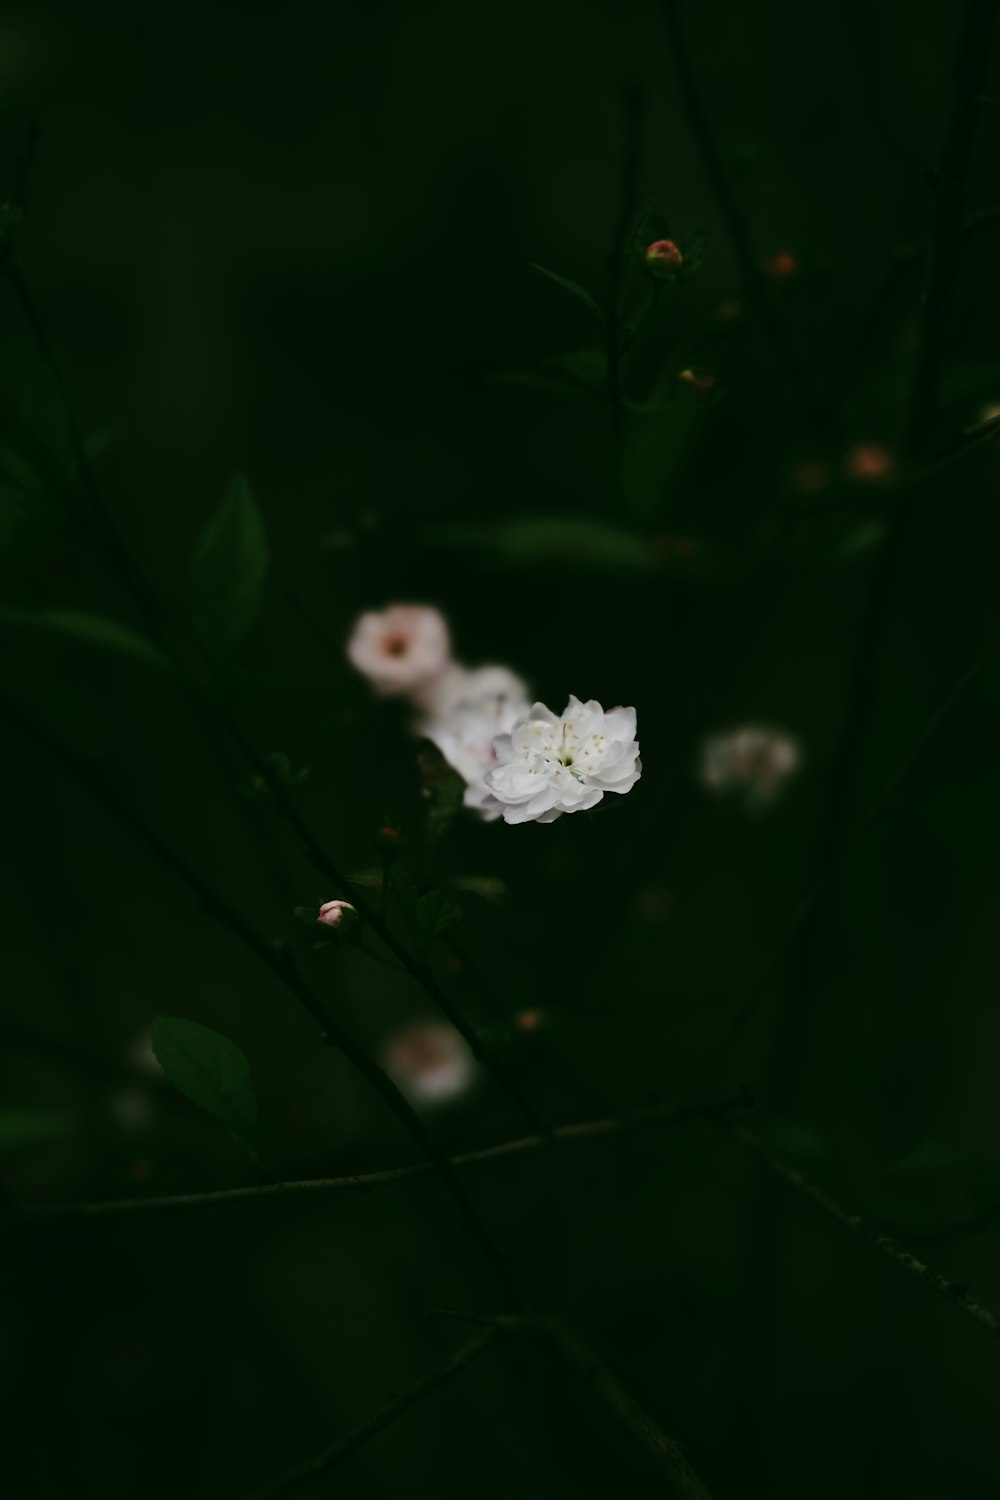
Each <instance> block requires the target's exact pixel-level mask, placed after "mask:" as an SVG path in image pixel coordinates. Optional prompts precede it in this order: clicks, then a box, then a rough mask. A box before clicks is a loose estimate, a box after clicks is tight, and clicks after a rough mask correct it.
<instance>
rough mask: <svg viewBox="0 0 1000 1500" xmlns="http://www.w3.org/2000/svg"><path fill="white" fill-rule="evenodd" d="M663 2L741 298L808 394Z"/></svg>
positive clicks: (675, 9)
mask: <svg viewBox="0 0 1000 1500" xmlns="http://www.w3.org/2000/svg"><path fill="white" fill-rule="evenodd" d="M662 4H663V15H664V19H665V21H666V27H667V35H668V38H669V41H670V54H671V57H672V58H673V64H674V73H675V76H676V79H677V88H678V92H679V94H680V98H681V106H682V109H683V111H684V115H685V117H686V119H687V122H688V124H689V125H690V127H691V133H692V135H693V136H694V138H695V143H696V145H697V147H698V150H699V152H700V154H701V159H702V162H703V164H704V167H705V173H706V176H707V177H708V181H709V185H710V187H711V189H712V192H713V193H714V195H715V200H716V204H717V205H718V209H719V212H720V214H721V215H722V219H723V222H724V223H725V226H726V231H727V233H728V235H729V238H730V241H731V242H732V247H733V253H734V254H735V256H736V262H737V265H738V266H739V270H740V276H741V278H742V280H743V284H744V287H745V290H746V295H747V297H748V299H749V301H750V303H751V305H752V306H753V309H754V311H755V312H756V314H757V317H758V320H759V322H760V325H761V328H762V329H763V331H764V335H765V337H766V339H767V342H768V344H769V345H770V348H771V353H772V355H773V357H774V360H775V363H776V364H777V365H778V367H779V368H780V369H781V371H782V373H783V374H784V376H785V378H786V379H787V381H788V383H789V385H790V386H791V387H792V389H793V390H794V391H795V392H796V393H797V394H799V395H802V394H806V395H808V383H807V371H806V369H805V367H804V366H803V364H802V362H801V360H800V359H799V357H798V355H797V353H796V351H795V350H794V349H793V347H792V345H791V343H790V340H789V337H788V332H787V330H786V328H785V325H784V322H783V321H782V319H781V317H780V315H779V313H778V309H777V307H776V306H775V303H774V299H773V297H772V295H771V289H770V287H769V286H768V283H767V278H766V277H765V276H764V273H763V272H762V270H761V268H760V266H759V264H758V262H757V256H756V254H755V252H754V247H753V240H752V238H751V234H750V225H749V221H748V219H747V215H746V212H745V210H744V208H743V205H742V204H741V203H740V201H739V198H738V197H737V196H736V194H735V193H734V192H733V188H732V184H731V182H730V180H729V173H728V172H727V171H726V166H725V163H724V161H723V159H722V153H721V151H720V150H719V146H718V142H717V141H716V139H715V134H714V132H713V130H712V126H711V123H710V121H709V117H708V111H707V109H706V108H705V103H704V100H703V99H702V97H701V92H700V90H699V88H698V83H697V80H696V78H695V74H694V69H693V67H692V65H691V58H690V55H689V53H688V49H687V42H686V40H685V36H684V27H683V25H682V24H681V14H680V12H681V5H680V0H662Z"/></svg>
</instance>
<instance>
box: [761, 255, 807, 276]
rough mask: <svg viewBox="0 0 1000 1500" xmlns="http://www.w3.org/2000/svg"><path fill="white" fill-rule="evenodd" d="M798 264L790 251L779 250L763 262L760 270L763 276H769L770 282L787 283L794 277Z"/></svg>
mask: <svg viewBox="0 0 1000 1500" xmlns="http://www.w3.org/2000/svg"><path fill="white" fill-rule="evenodd" d="M798 269H799V263H798V260H797V259H796V257H795V256H794V255H793V254H792V252H791V250H779V251H778V252H777V253H776V254H775V255H772V256H771V257H770V258H769V259H768V260H765V261H764V263H763V265H762V266H761V270H762V271H763V272H764V275H765V276H770V278H771V280H772V281H788V280H789V278H790V277H792V276H794V275H796V273H797V272H798Z"/></svg>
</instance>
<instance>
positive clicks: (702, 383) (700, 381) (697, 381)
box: [677, 370, 715, 391]
mask: <svg viewBox="0 0 1000 1500" xmlns="http://www.w3.org/2000/svg"><path fill="white" fill-rule="evenodd" d="M677 379H678V380H683V382H684V384H685V385H689V386H690V387H691V389H692V390H693V391H710V390H712V389H713V388H714V386H715V376H714V375H709V374H708V373H707V371H705V370H681V372H680V374H679V375H678V376H677Z"/></svg>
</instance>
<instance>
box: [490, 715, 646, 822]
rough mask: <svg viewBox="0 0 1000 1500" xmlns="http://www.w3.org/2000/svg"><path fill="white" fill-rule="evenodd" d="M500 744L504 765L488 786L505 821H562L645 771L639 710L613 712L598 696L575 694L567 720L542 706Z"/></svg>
mask: <svg viewBox="0 0 1000 1500" xmlns="http://www.w3.org/2000/svg"><path fill="white" fill-rule="evenodd" d="M493 748H494V750H495V751H496V756H497V760H498V762H499V764H498V765H497V766H496V767H495V769H494V770H492V771H489V772H487V775H486V785H487V787H488V788H489V791H490V793H491V796H492V798H493V799H494V800H495V804H496V806H497V808H498V810H499V812H500V815H501V816H502V817H503V820H504V822H505V823H532V822H534V823H554V822H555V820H556V818H559V817H561V816H562V814H563V813H567V812H582V811H583V810H584V809H586V808H588V807H596V806H597V803H598V802H600V800H601V798H602V797H603V796H604V793H605V792H627V791H629V790H630V789H631V788H632V787H634V786H635V784H636V782H637V781H638V780H639V777H640V775H641V774H642V762H641V761H640V760H639V745H638V742H637V740H636V738H635V709H634V708H612V709H610V710H609V711H608V712H607V713H605V712H604V709H603V708H602V707H601V705H600V704H599V703H597V702H595V700H594V699H593V698H591V700H590V702H589V703H581V702H580V701H579V699H577V698H570V700H569V703H568V704H567V705H566V709H565V712H564V713H563V714H562V715H561V717H557V716H556V715H555V714H554V713H553V712H552V710H551V709H549V708H546V707H545V704H544V703H536V704H535V705H534V707H533V708H530V709H529V710H528V712H527V714H526V715H525V716H524V718H522V719H519V720H518V722H517V723H516V724H515V725H514V727H513V729H512V730H511V732H510V734H501V735H499V736H498V737H497V739H496V740H494V742H493Z"/></svg>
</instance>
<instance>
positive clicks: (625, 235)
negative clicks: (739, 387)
mask: <svg viewBox="0 0 1000 1500" xmlns="http://www.w3.org/2000/svg"><path fill="white" fill-rule="evenodd" d="M622 122H623V129H624V144H623V146H622V165H621V182H620V188H619V204H618V217H617V220H616V223H615V236H614V242H613V244H612V246H611V255H610V257H609V261H610V272H609V276H608V317H607V329H608V358H607V371H608V375H607V380H608V412H609V417H610V422H611V487H612V488H611V492H612V499H613V500H614V501H615V503H616V504H617V503H618V502H619V501H620V500H621V498H622V463H623V459H624V447H625V410H624V407H623V405H622V389H621V358H622V352H623V350H622V327H621V316H622V301H623V297H624V290H625V288H624V281H625V273H626V271H627V269H628V265H629V259H630V256H631V253H632V246H631V244H630V242H629V235H630V232H631V230H632V226H633V222H634V220H635V213H636V207H637V205H638V200H639V166H640V161H641V153H642V128H643V109H642V95H641V94H640V92H639V86H638V84H637V83H635V82H634V81H633V82H630V83H628V84H626V85H625V87H624V88H623V90H622Z"/></svg>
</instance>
